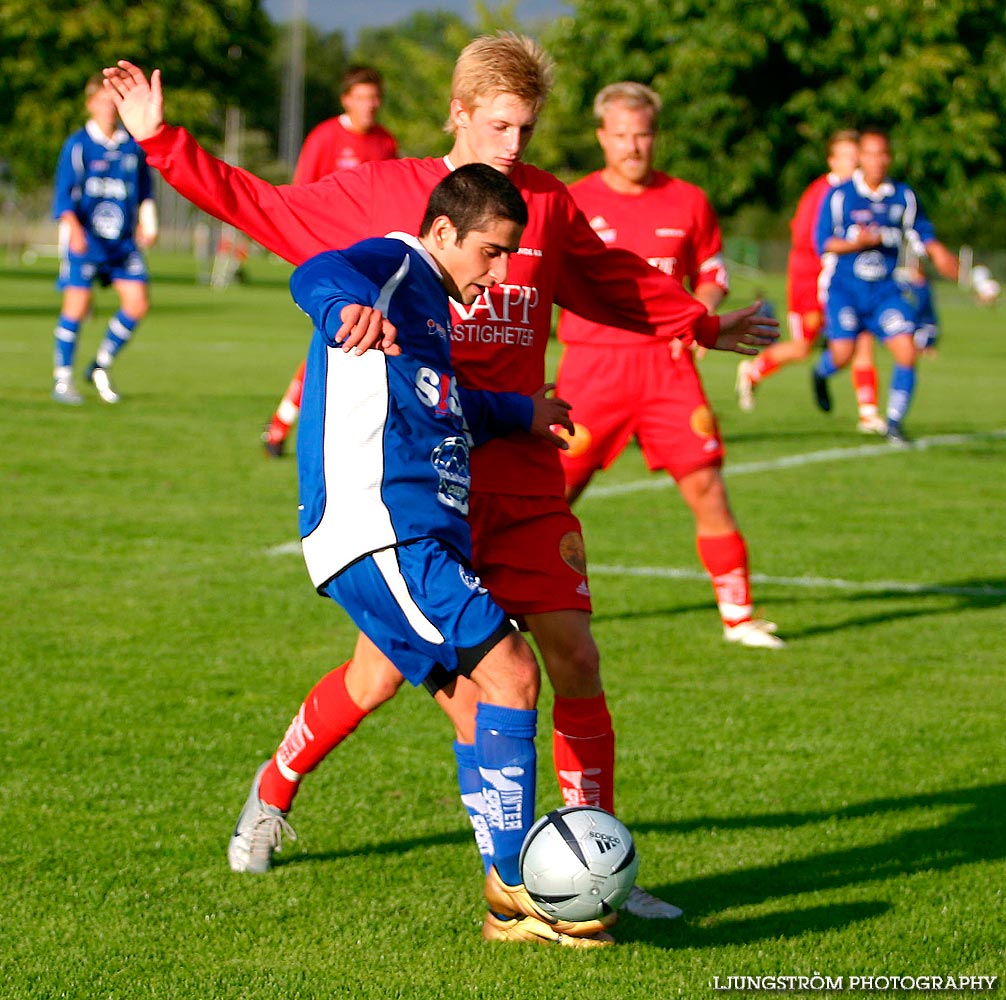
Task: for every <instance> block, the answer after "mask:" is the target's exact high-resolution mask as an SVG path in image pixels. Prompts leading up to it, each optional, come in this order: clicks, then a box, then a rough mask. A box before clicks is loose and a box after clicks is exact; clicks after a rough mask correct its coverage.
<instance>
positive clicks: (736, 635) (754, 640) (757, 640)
mask: <svg viewBox="0 0 1006 1000" xmlns="http://www.w3.org/2000/svg"><path fill="white" fill-rule="evenodd" d="M778 627H779V626H778V625H776V623H775V622H767V621H765V619H764V618H751V619H750V620H748V621H746V622H740V623H739V624H737V625H724V626H723V638H724V639H726V641H727V642H736V643H737V644H738V645H741V646H749V647H750V648H752V649H782V648H783V647H784V646H785V645H786V643H784V642H783V641H782V639H780V638H779V636H777V635H776V634H775V633H776V629H777V628H778Z"/></svg>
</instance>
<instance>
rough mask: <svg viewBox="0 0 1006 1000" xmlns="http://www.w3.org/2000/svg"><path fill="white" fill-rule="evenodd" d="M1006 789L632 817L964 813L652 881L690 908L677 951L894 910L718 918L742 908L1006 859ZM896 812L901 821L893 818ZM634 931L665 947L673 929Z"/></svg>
mask: <svg viewBox="0 0 1006 1000" xmlns="http://www.w3.org/2000/svg"><path fill="white" fill-rule="evenodd" d="M1004 799H1006V785H1004V784H994V785H983V786H978V787H975V788H967V789H961V790H959V791H949V792H935V793H932V794H929V795H912V796H906V797H904V798H884V799H874V800H871V801H867V802H863V803H860V804H858V805H852V806H847V807H844V808H841V809H836V810H834V811H828V810H823V811H819V812H806V813H793V812H789V813H768V814H763V815H755V816H731V817H715V816H709V817H702V818H699V819H696V820H693V821H688V822H684V823H646V822H645V821H644V822H638V821H637V822H634V823H633V829H634V830H636V831H637V832H640V833H642V832H644V831H645V832H651V833H652V832H657V833H683V832H695V831H697V830H703V829H709V830H717V829H718V830H749V829H755V828H764V829H766V830H778V829H791V828H795V827H800V826H805V825H808V824H816V823H824V822H842V821H851V820H856V819H866V818H874V817H881V816H884V817H887V820H886V822H887V823H891V822H897V819H896V817H897V814H899V813H904V812H908V811H912V810H924V809H931V808H947V807H951V808H956V809H957V810H958V811H957V812H956V813H955V814H954V815H953V816H952V817H950V818H949V819H948V820H946V821H945V822H944V823H941V824H940V825H938V826H926V827H925V828H915V829H902V830H900V831H898V832H897V833H894V834H893V835H891V836H888V837H887V838H886V839H884V840H882V841H879V842H878V843H874V844H868V845H863V846H858V847H851V848H846V849H843V850H838V851H825V852H822V853H820V854H814V855H809V856H807V857H805V858H799V859H794V860H791V861H784V862H781V863H779V864H771V865H762V866H757V867H753V868H747V867H746V868H739V869H737V870H736V871H732V872H724V873H721V874H717V875H708V876H703V877H701V878H697V879H693V880H690V881H685V882H677V883H675V884H674V885H662V886H661V885H657V886H654V885H649V886H647V888H649V889H650V890H651V891H653V892H655V893H656V894H657V895H660V896H663V897H665V898H670V899H672V900H673V901H674V902H675V903H676V904H678V905H679V906H681V907H682V908H683V909H684V910H685V913H686V914H687V919H686V920H685V921H684V922H683V924H682V926H681V927H680V928H678V927H675V928H674V930H673V943H674V946H675V947H681V946H696V947H704V946H706V947H707V946H710V945H720V944H730V943H745V942H750V941H753V940H759V939H761V938H763V937H765V936H769V937H779V936H784V937H794V936H796V935H799V934H802V933H804V932H806V931H816V930H821V929H828V928H835V927H842V926H845V925H846V924H848V923H853V922H856V921H859V920H864V919H869V918H871V917H874V916H877V915H878V914H880V913H882V912H885V911H886V910H888V909H890V908H891V904H889V903H887V902H881V901H873V902H864V903H856V904H835V905H833V906H823V907H814V908H811V909H799V908H793V909H788V910H786V911H785V912H779V913H777V914H770V915H768V916H764V917H758V918H754V919H752V920H744V919H739V920H730V919H727V920H722V921H720V920H717V919H716V915H717V914H719V913H721V912H723V911H724V910H726V909H733V908H735V907H739V906H755V905H764V904H765V903H768V902H770V901H772V900H780V899H785V898H786V897H789V896H799V895H801V894H803V893H812V892H820V891H822V890H828V889H842V888H849V887H852V886H864V885H870V884H875V883H881V882H886V881H888V880H890V879H895V878H899V877H903V876H905V875H914V874H918V873H920V872H944V871H951V870H953V869H954V868H958V867H960V866H962V865H969V864H975V863H977V862H981V861H990V860H998V859H1001V858H1003V857H1004V856H1006V837H1004V836H1003V821H1002V803H1003V801H1004ZM891 817H895V818H894V819H892V818H891ZM631 933H632V937H633V938H634V939H638V940H645V941H651V942H653V943H660V942H661V941H662V940H664V939H665V938H666V937H668V935H669V933H670V928H662V927H660V926H655V925H654V924H653V923H652V922H651V923H646V922H644V921H634V922H633V923H632V932H631Z"/></svg>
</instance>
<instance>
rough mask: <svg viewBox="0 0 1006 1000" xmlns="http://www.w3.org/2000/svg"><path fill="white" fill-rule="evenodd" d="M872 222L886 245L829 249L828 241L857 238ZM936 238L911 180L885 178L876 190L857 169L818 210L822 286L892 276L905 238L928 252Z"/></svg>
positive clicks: (917, 250) (921, 252)
mask: <svg viewBox="0 0 1006 1000" xmlns="http://www.w3.org/2000/svg"><path fill="white" fill-rule="evenodd" d="M867 226H877V227H878V228H879V229H880V234H881V239H882V242H881V245H880V246H877V247H870V248H869V249H866V250H860V251H859V252H858V253H844V254H836V253H825V251H824V245H825V243H826V242H827V241H828V240H829V239H830V238H831V237H833V236H837V237H838V238H839V239H845V240H852V239H855V237H856V234H857V232H858V231H859V230H860V229H864V228H866V227H867ZM935 239H936V233H935V232H934V230H933V226H932V223H931V222H930V221H929V219H928V217H927V216H926V214H925V212H924V211H923V210H922V206H921V205H920V204H919V200H918V197H917V196H916V194H915V192H914V191H913V190H912V189H911V188H910V187H909V186H908V185H907V184H902V183H901V182H900V181H892V180H885V181H884V183H883V184H881V185H880V187H879V189H878V190H876V191H871V190H870V188H869V187H867V185H866V184H865V183H864V181H863V178H862V174H861V172H860V171H856V173H855V174H854V175H853V177H852V178H851V179H850V180H848V181H846V182H845V183H844V184H839V185H838V186H837V187H835V188H832V190H831V191H830V192H829V194H828V195H827V196H826V197H825V199H824V202H823V203H822V204H821V210H820V212H819V213H818V217H817V226H816V227H815V233H814V242H815V245H816V247H817V251H818V253H819V254H820V255H821V287H822V291H826V290H827V289H828V287H829V286H831V285H845V286H849V285H850V284H854V283H855V282H857V281H865V282H877V281H887V280H891V279H892V276H893V274H894V269H895V268H896V267H897V265H898V256H899V253H900V251H901V247H902V245H903V244H904V243H905V242H907V243H908V244H909V246H910V247H911V248H912V250H913V251H914V252H915V253H916V254H918V255H920V256H923V255H924V254H925V245H926V244H927V243H930V242H932V241H933V240H935Z"/></svg>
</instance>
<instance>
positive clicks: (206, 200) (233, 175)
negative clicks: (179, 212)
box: [104, 60, 398, 264]
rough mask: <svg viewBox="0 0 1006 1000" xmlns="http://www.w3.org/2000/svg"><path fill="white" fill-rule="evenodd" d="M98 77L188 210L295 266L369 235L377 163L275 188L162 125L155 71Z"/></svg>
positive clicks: (132, 69) (120, 68) (128, 68)
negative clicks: (226, 225)
mask: <svg viewBox="0 0 1006 1000" xmlns="http://www.w3.org/2000/svg"><path fill="white" fill-rule="evenodd" d="M104 74H105V82H106V86H107V87H108V88H109V90H110V91H111V92H112V93H113V94H114V95H115V97H114V100H115V101H116V105H117V107H118V109H119V114H120V117H121V118H122V121H123V124H124V125H125V126H126V127H127V128H128V129H129V130H130V131H131V132H132V133H133V135H134V136H135V137H136V138H137V140H139V141H140V144H141V146H142V147H143V151H144V153H145V154H146V158H147V163H148V164H149V165H150V166H151V167H153V168H155V169H156V170H158V171H159V172H160V174H161V176H162V177H163V178H164V180H165V181H167V183H168V184H170V185H171V186H172V187H173V188H175V190H176V191H178V192H179V193H180V194H181V195H182V196H183V197H185V198H188V200H189V201H191V202H192V203H193V204H194V205H195V206H196V207H198V208H201V209H202V210H203V211H204V212H208V213H209V214H210V215H212V216H214V217H216V218H218V219H220V220H221V221H223V222H229V223H231V225H233V226H236V227H237V228H238V229H240V230H241V231H242V232H243V233H246V234H247V235H248V236H250V237H251V238H252V239H253V240H255V241H256V242H258V243H260V244H262V246H264V247H265V248H266V249H267V250H271V251H272V252H273V253H275V254H278V255H279V256H280V257H283V258H284V259H285V260H288V261H290V262H291V263H292V264H301V263H303V262H304V261H305V260H307V259H308V258H310V257H313V256H314V255H315V254H318V253H320V252H322V251H324V250H331V249H332V248H334V247H340V246H349V245H350V244H351V243H355V242H356V241H357V240H359V239H362V238H363V237H365V236H372V235H374V232H375V229H374V226H373V222H372V219H371V213H372V210H373V205H374V203H375V199H374V190H373V184H374V180H373V178H372V177H371V175H370V173H369V172H367V171H366V170H365V167H368V166H377V164H363V165H361V166H360V167H358V168H357V169H356V170H343V171H340V172H339V173H338V174H331V175H329V176H328V177H326V178H324V179H323V180H321V181H317V182H315V183H314V184H305V185H301V186H299V187H296V186H290V185H281V186H279V187H276V186H274V185H272V184H270V183H269V182H268V181H265V180H263V179H262V178H261V177H256V176H255V175H254V174H253V173H250V172H249V171H247V170H242V169H241V168H240V167H235V166H232V165H231V164H229V163H225V162H224V161H223V160H221V159H220V158H219V157H216V156H213V155H211V154H210V153H208V152H207V151H206V150H205V149H203V148H202V146H200V145H199V143H198V142H196V141H195V139H194V138H193V137H192V136H191V135H190V134H189V133H188V132H187V131H186V130H185V129H183V128H179V127H177V126H175V125H169V124H168V123H167V122H165V121H164V110H163V94H162V90H161V78H160V73H159V72H157V71H156V70H155V71H154V73H153V74H152V76H151V80H150V81H148V80H147V78H146V76H145V75H144V73H143V71H142V70H141V69H140V68H139V67H138V66H135V65H134V64H133V63H130V62H126V61H125V60H122V61H121V62H120V63H119V64H118V65H117V66H114V67H110V68H108V69H105V70H104ZM397 162H398V161H391V160H389V161H385V163H384V164H382V165H384V166H387V165H392V164H397ZM389 183H390V182H389Z"/></svg>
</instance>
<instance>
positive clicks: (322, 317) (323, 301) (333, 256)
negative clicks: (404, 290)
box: [290, 250, 378, 346]
mask: <svg viewBox="0 0 1006 1000" xmlns="http://www.w3.org/2000/svg"><path fill="white" fill-rule="evenodd" d="M290 294H291V295H292V296H293V300H294V302H296V303H297V305H298V306H299V307H300V308H301V309H302V310H303V311H304V312H305V313H307V315H308V316H309V317H310V318H311V322H312V323H314V325H315V328H316V329H318V330H319V331H320V332H321V333H322V335H323V336H324V338H325V340H326V341H327V342H328V343H329V344H330V345H331V346H335V345H336V343H337V341H336V339H335V335H336V334H337V333H338V332H339V328H340V327H341V326H342V317H341V313H342V310H343V307H344V306H347V305H350V304H352V303H359V304H361V305H373V303H374V302H376V301H377V295H378V288H377V286H376V285H375V284H374V283H373V282H372V281H371V280H370V279H369V278H368V277H367V276H366V275H364V274H363V273H361V272H360V271H359V270H358V269H357V268H356V267H354V266H353V264H351V263H350V261H349V260H348V259H347V258H346V255H345V254H344V253H343V252H342V251H341V250H328V251H325V252H324V253H320V254H318V255H317V256H315V257H312V258H311V259H310V260H308V261H306V262H305V263H303V264H301V265H300V267H298V268H297V269H296V270H295V271H294V272H293V274H292V275H291V276H290Z"/></svg>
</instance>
